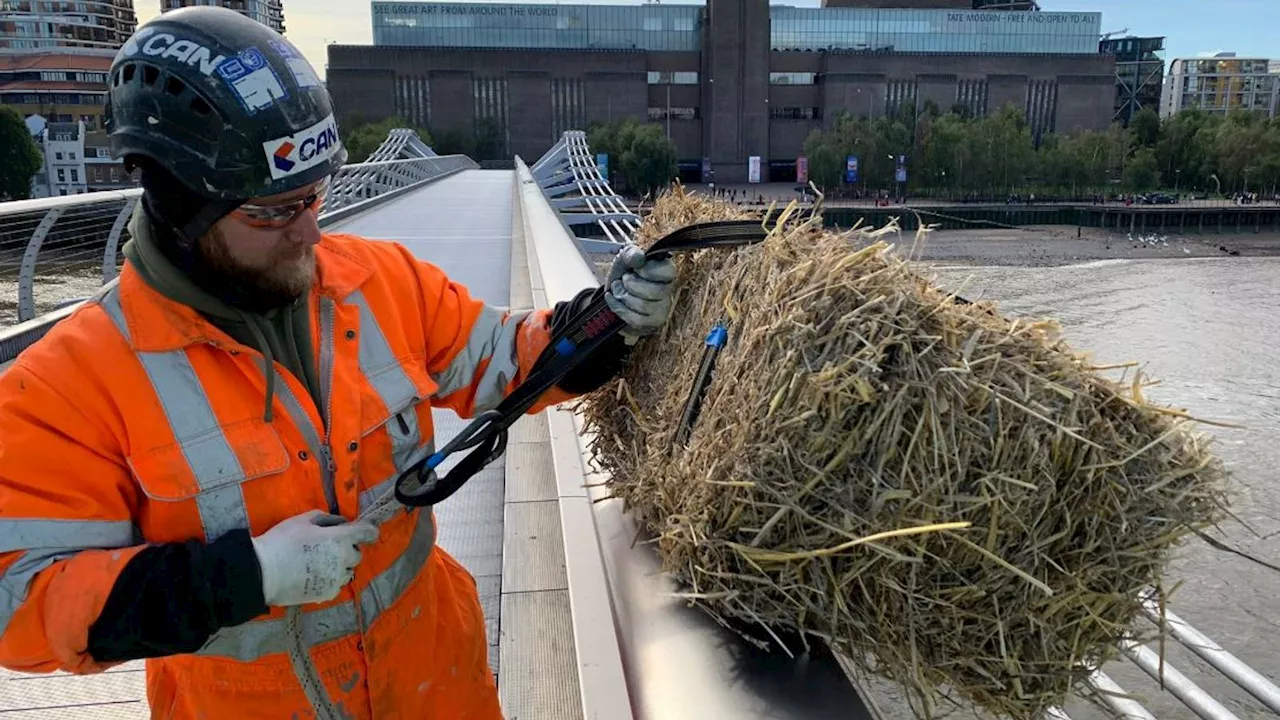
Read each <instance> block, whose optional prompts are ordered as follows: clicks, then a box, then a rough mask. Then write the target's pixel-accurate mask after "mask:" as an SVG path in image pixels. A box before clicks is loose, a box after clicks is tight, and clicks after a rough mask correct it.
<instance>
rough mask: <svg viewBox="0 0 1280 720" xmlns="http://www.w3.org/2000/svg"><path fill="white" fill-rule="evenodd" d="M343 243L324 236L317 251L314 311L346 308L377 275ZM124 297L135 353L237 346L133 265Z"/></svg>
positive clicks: (123, 283) (124, 280)
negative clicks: (326, 306) (330, 305)
mask: <svg viewBox="0 0 1280 720" xmlns="http://www.w3.org/2000/svg"><path fill="white" fill-rule="evenodd" d="M343 242H344V240H343V239H342V237H341V236H333V235H325V236H323V238H322V239H321V241H320V244H319V245H317V246H316V250H315V252H316V275H317V281H316V282H315V283H314V284H313V285H312V287H311V297H310V302H311V303H312V304H313V306H314V303H315V301H316V300H317V299H318V298H319V297H327V298H331V299H333V300H335V301H337V302H341V301H342V300H344V299H346V298H347V296H349V295H351V293H353V292H355V291H356V290H357V289H359V288H360V286H361V285H363V284H364V283H365V282H366V281H367V280H368V279H369V278H370V277H372V275H373V271H372V270H371V269H370V268H369V267H368V266H367V265H365V264H363V263H361V262H360V261H359V260H357V259H356V258H355V257H354V256H353V255H351V254H350V253H349V252H347V250H346V249H345V248H343V247H342V243H343ZM119 293H120V306H121V309H122V310H123V311H124V317H125V321H126V322H127V323H128V325H129V336H130V338H131V345H132V346H133V349H134V350H137V351H139V352H170V351H173V350H181V349H182V348H185V347H187V346H189V345H195V344H197V343H212V344H214V345H217V346H219V347H231V346H238V343H237V342H236V341H234V340H232V339H231V337H230V336H229V335H227V334H226V333H224V332H222V331H221V330H219V329H218V328H217V327H215V326H214V325H213V324H212V323H210V322H209V321H208V320H205V319H204V317H203V316H201V315H200V313H198V312H196V311H195V310H194V309H193V308H191V307H190V306H187V305H183V304H182V303H178V302H175V301H173V300H170V299H169V298H167V297H165V296H164V295H161V294H160V293H159V292H158V291H156V290H155V289H154V288H152V287H151V286H150V285H148V284H147V283H146V281H144V280H143V279H142V276H141V275H140V274H139V273H138V272H137V271H136V270H135V269H134V268H133V266H132V264H130V263H128V262H126V263H125V266H124V270H123V272H121V274H120V286H119Z"/></svg>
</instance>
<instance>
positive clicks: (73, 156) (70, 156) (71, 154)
mask: <svg viewBox="0 0 1280 720" xmlns="http://www.w3.org/2000/svg"><path fill="white" fill-rule="evenodd" d="M67 159H68V160H75V159H76V154H75V152H69V153H67Z"/></svg>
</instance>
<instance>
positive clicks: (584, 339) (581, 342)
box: [396, 220, 769, 507]
mask: <svg viewBox="0 0 1280 720" xmlns="http://www.w3.org/2000/svg"><path fill="white" fill-rule="evenodd" d="M768 234H769V231H768V229H767V228H766V227H765V226H764V225H762V224H761V223H760V221H759V220H731V221H726V222H713V223H702V224H698V225H690V226H688V227H684V228H681V229H679V230H676V231H675V232H673V233H671V234H670V235H667V236H666V237H664V238H662V239H661V240H659V241H658V242H656V243H654V245H653V247H651V248H649V249H648V250H647V251H646V252H645V257H647V258H649V259H651V260H661V259H664V258H667V257H669V256H670V255H672V254H674V253H683V252H691V251H694V250H703V249H707V248H716V247H737V246H742V245H753V244H756V243H759V242H762V241H763V240H764V239H765V238H766V237H768ZM623 327H624V323H623V322H622V320H621V319H620V318H619V317H618V316H617V315H615V314H614V313H613V311H612V310H610V309H609V305H608V304H607V303H606V302H605V299H604V294H603V293H602V294H601V295H600V297H599V298H597V299H596V300H594V301H593V302H592V303H590V304H589V305H587V307H585V308H583V309H582V310H581V311H579V312H578V313H576V314H574V315H573V316H572V317H571V318H570V319H569V321H568V322H566V323H565V324H564V326H563V327H562V328H561V329H560V330H558V331H557V332H556V333H555V334H554V335H553V336H552V337H551V342H550V344H549V346H548V347H547V350H546V351H545V352H543V354H542V355H541V356H540V357H539V358H538V361H537V362H536V363H534V366H533V368H532V369H531V370H530V372H529V376H528V378H526V379H525V381H524V382H523V383H521V384H520V385H519V387H517V388H516V389H515V390H514V391H512V392H511V394H510V395H508V396H507V397H506V398H505V399H504V400H503V401H502V402H501V403H499V404H498V407H497V408H495V409H493V410H489V411H486V412H483V413H481V414H479V415H477V416H476V417H475V418H474V419H473V420H472V421H471V423H470V424H469V425H467V427H466V428H464V429H463V431H462V432H461V433H460V434H459V435H458V436H457V437H456V438H454V439H453V440H451V441H450V442H449V444H447V445H445V446H444V447H443V448H441V449H440V450H438V451H437V452H436V453H435V454H434V455H432V456H430V457H428V458H427V459H425V460H423V461H422V462H421V463H418V464H417V465H416V466H414V467H413V468H411V469H410V470H409V471H408V472H406V473H404V474H403V475H401V476H400V477H399V478H398V479H397V480H396V499H397V500H399V501H400V502H401V503H404V504H405V505H408V506H411V507H422V506H426V505H437V504H439V503H441V502H443V501H444V500H447V499H448V498H449V497H450V496H451V495H453V494H454V493H455V492H457V491H458V490H459V489H460V488H461V487H462V486H463V485H464V484H466V482H467V481H468V480H470V479H471V478H472V477H473V476H475V474H476V473H478V472H480V471H481V470H482V469H484V466H485V465H488V464H489V463H491V462H493V461H494V460H496V459H497V458H498V457H499V456H501V455H502V453H503V451H504V450H505V449H506V446H507V429H508V428H510V427H511V425H512V424H514V423H515V421H516V420H518V419H520V416H522V415H524V414H525V413H526V412H528V410H529V409H530V408H532V407H533V406H534V405H535V404H537V402H538V398H540V397H542V395H543V394H544V393H546V392H547V391H548V390H550V389H551V388H553V387H555V386H556V384H557V383H559V382H560V381H561V380H563V379H564V378H565V376H566V375H568V374H569V372H570V371H572V370H573V369H574V368H575V367H577V366H578V365H579V364H580V363H582V362H583V361H584V360H586V359H587V358H589V357H591V354H592V353H593V352H594V351H595V350H596V349H597V348H599V347H600V346H601V345H603V344H604V343H605V342H607V341H608V340H609V339H610V338H612V337H613V336H614V335H616V334H617V333H618V332H619V331H620V330H622V329H623ZM461 450H471V452H470V453H468V454H467V456H466V457H465V458H463V459H462V461H461V462H459V463H458V464H457V465H456V466H454V467H453V468H452V469H450V470H449V472H448V473H447V474H446V475H445V476H444V477H443V478H440V477H437V476H436V473H435V469H436V468H437V467H439V466H440V464H441V463H442V462H444V460H445V458H447V457H449V456H450V455H452V454H454V453H456V452H458V451H461Z"/></svg>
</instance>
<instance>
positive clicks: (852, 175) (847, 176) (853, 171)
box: [844, 155, 858, 185]
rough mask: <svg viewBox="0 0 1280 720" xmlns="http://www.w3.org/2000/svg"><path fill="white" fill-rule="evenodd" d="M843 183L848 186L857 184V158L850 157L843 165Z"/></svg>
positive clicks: (855, 156)
mask: <svg viewBox="0 0 1280 720" xmlns="http://www.w3.org/2000/svg"><path fill="white" fill-rule="evenodd" d="M844 181H845V182H847V183H849V184H850V185H852V184H854V183H856V182H858V156H857V155H850V156H849V158H848V159H847V160H846V161H845V164H844Z"/></svg>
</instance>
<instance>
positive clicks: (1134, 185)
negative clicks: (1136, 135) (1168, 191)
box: [1124, 147, 1160, 193]
mask: <svg viewBox="0 0 1280 720" xmlns="http://www.w3.org/2000/svg"><path fill="white" fill-rule="evenodd" d="M1124 186H1125V189H1126V190H1128V191H1129V192H1135V193H1145V192H1150V191H1152V190H1155V189H1156V188H1158V187H1160V162H1159V161H1158V160H1156V151H1155V150H1152V149H1151V148H1149V147H1145V148H1142V149H1141V150H1139V151H1138V152H1136V153H1134V154H1133V158H1131V159H1130V160H1129V165H1128V167H1126V168H1125V169H1124Z"/></svg>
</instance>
